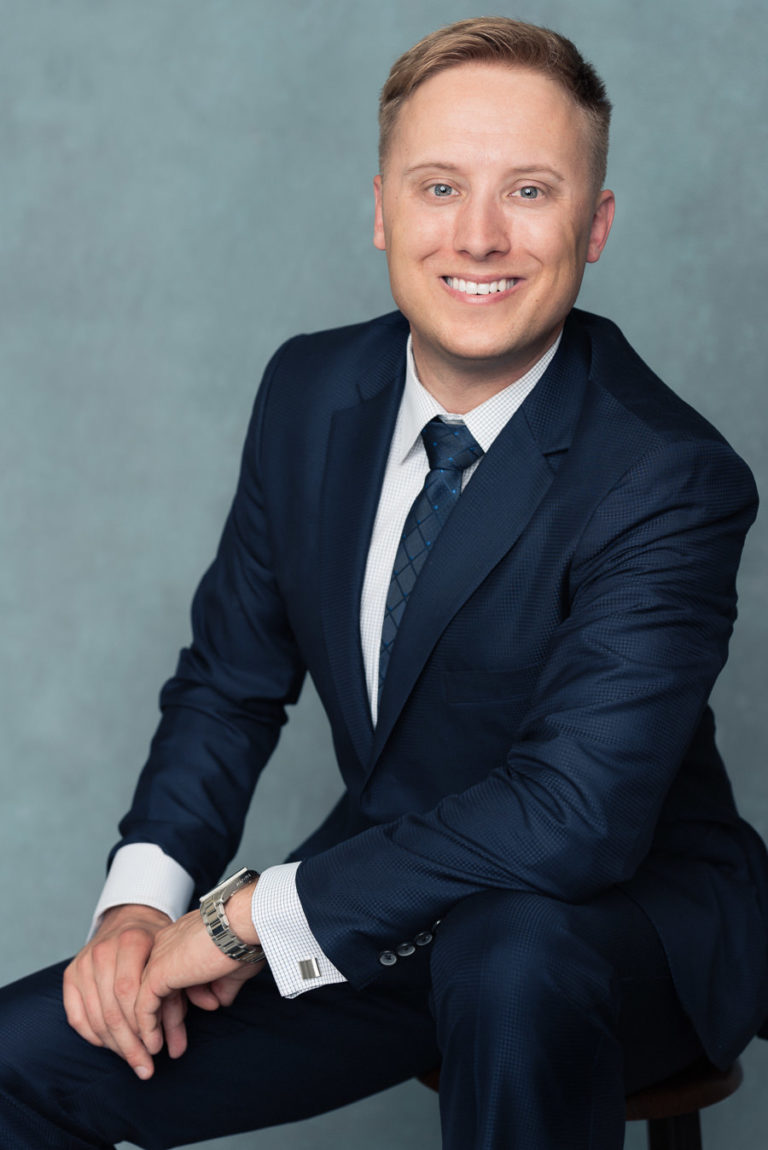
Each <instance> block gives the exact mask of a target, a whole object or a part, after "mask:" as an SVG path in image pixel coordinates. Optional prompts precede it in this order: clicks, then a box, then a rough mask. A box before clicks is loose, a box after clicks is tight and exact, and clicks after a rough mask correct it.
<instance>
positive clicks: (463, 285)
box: [443, 276, 519, 295]
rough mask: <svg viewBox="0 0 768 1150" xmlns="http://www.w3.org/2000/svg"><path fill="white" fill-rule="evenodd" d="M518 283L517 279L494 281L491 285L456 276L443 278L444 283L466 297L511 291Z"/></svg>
mask: <svg viewBox="0 0 768 1150" xmlns="http://www.w3.org/2000/svg"><path fill="white" fill-rule="evenodd" d="M518 282H519V281H518V280H516V279H502V280H492V281H491V282H490V283H478V282H477V281H476V280H462V279H458V278H457V277H456V276H443V283H446V284H447V285H448V287H449V288H453V290H454V291H459V292H462V293H463V294H464V295H496V294H498V293H499V292H503V291H509V289H510V288H513V287H514V286H515V284H516V283H518Z"/></svg>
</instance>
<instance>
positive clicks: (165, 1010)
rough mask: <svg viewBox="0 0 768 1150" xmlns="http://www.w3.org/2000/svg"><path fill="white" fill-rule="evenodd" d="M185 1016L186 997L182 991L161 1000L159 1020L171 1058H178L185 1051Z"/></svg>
mask: <svg viewBox="0 0 768 1150" xmlns="http://www.w3.org/2000/svg"><path fill="white" fill-rule="evenodd" d="M186 1014H187V996H186V995H185V994H184V993H183V991H180V990H177V991H175V992H174V993H173V994H169V995H168V997H167V998H164V999H163V1005H162V1007H161V1009H160V1019H161V1023H162V1027H163V1033H164V1034H165V1044H166V1047H167V1048H168V1054H169V1055H170V1057H171V1058H180V1057H181V1055H182V1054H183V1053H184V1051H185V1050H186V1049H187V1028H186V1026H185V1025H184V1019H185V1017H186Z"/></svg>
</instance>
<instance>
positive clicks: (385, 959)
mask: <svg viewBox="0 0 768 1150" xmlns="http://www.w3.org/2000/svg"><path fill="white" fill-rule="evenodd" d="M379 962H380V963H381V965H382V966H394V965H395V963H396V962H397V955H396V954H395V952H394V951H393V950H382V952H381V954H380V955H379Z"/></svg>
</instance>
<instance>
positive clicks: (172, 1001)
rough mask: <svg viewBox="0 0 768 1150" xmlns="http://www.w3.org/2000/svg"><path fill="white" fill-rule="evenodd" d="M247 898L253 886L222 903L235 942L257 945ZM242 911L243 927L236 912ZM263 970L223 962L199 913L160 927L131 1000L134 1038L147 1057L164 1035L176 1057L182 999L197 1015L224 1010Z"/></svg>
mask: <svg viewBox="0 0 768 1150" xmlns="http://www.w3.org/2000/svg"><path fill="white" fill-rule="evenodd" d="M252 894H253V886H250V887H246V888H243V890H241V891H238V892H237V893H236V894H235V895H233V896H232V898H231V899H230V900H229V902H228V903H227V914H228V917H229V918H230V921H231V923H232V927H233V929H234V930H235V933H236V934H237V935H238V937H239V938H242V940H243V942H253V943H254V944H255V945H258V938H257V937H256V932H255V930H254V928H253V926H252V924H251V922H250V913H249V910H250V896H251V895H252ZM246 900H247V901H246ZM246 908H247V911H248V917H247V922H246V919H245V917H244V914H243V913H241V912H243V911H245V910H246ZM265 965H266V964H265V963H264V962H260V963H243V962H238V961H237V960H236V959H232V958H228V957H227V956H226V955H225V954H224V953H223V951H221V950H219V948H218V947H217V946H216V944H215V943H214V942H213V940H212V939H211V937H210V935H209V934H208V931H207V930H206V929H205V924H204V922H203V920H202V917H201V915H200V912H199V911H196V910H193V911H190V912H189V914H185V915H184V917H183V918H180V919H179V920H178V921H177V922H174V923H171V924H170V925H169V926H167V927H164V928H163V929H162V930H161V931H160V932H159V933H158V934H157V935H156V937H155V941H154V945H153V947H152V952H151V954H150V956H149V961H148V962H147V965H146V967H145V968H144V975H143V977H142V980H141V987H140V989H139V993H138V997H137V999H136V1020H137V1022H138V1026H139V1035H140V1037H141V1040H142V1042H143V1043H144V1045H145V1046H146V1048H147V1050H148V1051H149V1053H150V1054H158V1053H159V1051H160V1050H161V1049H162V1046H163V1036H165V1042H166V1045H167V1047H168V1053H169V1055H170V1056H171V1058H179V1057H180V1056H181V1055H182V1054H183V1053H184V1051H185V1050H186V1048H187V1032H186V1026H185V1024H184V1019H185V1016H186V1013H187V999H189V1001H190V1002H192V1003H193V1004H194V1005H195V1006H198V1007H200V1008H201V1009H202V1010H217V1009H218V1008H219V1007H220V1006H229V1005H231V1003H233V1002H234V1000H235V998H236V997H237V994H238V992H239V990H240V988H241V986H242V985H243V983H244V982H247V981H248V979H249V978H253V976H254V975H256V974H258V973H259V971H261V970H262V969H263V967H264V966H265Z"/></svg>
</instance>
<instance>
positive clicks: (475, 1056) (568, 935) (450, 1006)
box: [0, 891, 701, 1150]
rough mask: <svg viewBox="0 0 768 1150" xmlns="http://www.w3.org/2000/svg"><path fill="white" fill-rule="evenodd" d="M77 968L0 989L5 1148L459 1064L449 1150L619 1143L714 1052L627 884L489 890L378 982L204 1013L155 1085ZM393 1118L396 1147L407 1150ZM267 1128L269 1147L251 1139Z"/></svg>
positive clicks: (323, 1100) (285, 1103)
mask: <svg viewBox="0 0 768 1150" xmlns="http://www.w3.org/2000/svg"><path fill="white" fill-rule="evenodd" d="M62 970H63V964H62V965H59V966H54V967H50V968H49V969H47V970H44V971H41V972H39V973H37V974H34V975H31V976H30V977H28V978H26V979H22V980H21V981H20V982H17V983H14V984H13V985H11V986H9V987H6V988H5V989H4V990H3V991H0V1146H2V1148H3V1150H65V1148H66V1150H96V1148H98V1150H106V1148H107V1147H111V1146H113V1145H114V1143H115V1142H118V1141H121V1140H128V1141H131V1142H134V1143H135V1144H136V1145H138V1146H141V1147H145V1148H146V1150H159V1148H161V1147H171V1146H178V1145H183V1144H186V1143H188V1142H194V1141H205V1140H206V1139H209V1138H213V1137H217V1136H221V1135H225V1134H231V1133H235V1132H238V1131H244V1130H256V1129H259V1128H263V1127H265V1126H270V1125H275V1124H278V1123H283V1122H290V1121H295V1120H298V1119H302V1118H307V1117H309V1116H311V1115H314V1114H318V1113H321V1112H323V1111H326V1110H330V1109H333V1108H335V1107H337V1106H341V1105H344V1104H345V1103H348V1102H352V1101H354V1100H355V1099H358V1098H362V1097H364V1096H366V1095H368V1094H371V1093H374V1092H376V1091H378V1090H382V1089H385V1088H387V1087H389V1086H392V1085H394V1084H395V1083H397V1082H401V1081H404V1080H406V1079H408V1078H410V1077H412V1076H414V1075H418V1074H420V1073H423V1072H425V1071H427V1070H430V1069H432V1068H433V1067H434V1066H436V1065H437V1064H438V1063H440V1062H441V1063H442V1072H441V1089H440V1108H441V1118H442V1129H443V1145H444V1147H445V1148H446V1150H502V1148H505V1150H564V1148H567V1150H587V1148H589V1150H619V1148H620V1147H621V1146H622V1145H623V1139H624V1096H625V1092H627V1091H630V1090H633V1089H638V1088H640V1087H641V1086H645V1085H648V1084H649V1083H651V1082H653V1081H656V1080H657V1079H659V1078H663V1077H665V1076H666V1075H668V1074H670V1073H672V1072H674V1071H676V1070H678V1069H681V1068H682V1067H683V1066H685V1065H687V1064H688V1063H689V1062H692V1061H693V1060H694V1059H696V1058H697V1057H699V1056H700V1054H701V1048H700V1046H699V1043H698V1040H697V1038H696V1035H695V1033H694V1031H693V1029H692V1027H691V1025H690V1023H689V1022H688V1020H687V1018H686V1017H685V1015H684V1014H683V1011H682V1009H681V1007H680V1005H679V1003H678V1001H677V997H676V995H675V991H674V988H673V985H672V980H671V977H670V974H669V970H668V967H667V964H666V960H665V957H664V952H663V950H662V947H661V944H660V943H659V940H658V938H657V936H656V933H655V931H654V929H653V927H652V926H651V924H650V923H649V921H648V920H647V918H646V917H645V915H644V913H643V912H642V911H641V910H640V909H639V908H638V907H637V906H636V905H635V904H634V903H633V902H632V901H631V900H630V899H629V898H627V897H626V896H625V895H623V894H622V893H621V892H619V891H612V892H609V893H608V894H606V895H604V896H602V897H601V898H599V899H597V900H596V901H595V902H593V903H590V904H587V905H581V906H572V905H569V904H566V903H561V902H557V901H555V900H552V899H549V898H546V897H543V896H540V895H534V894H527V893H519V892H510V891H487V892H485V893H483V894H480V895H473V896H471V897H469V898H467V899H464V900H463V901H462V902H460V903H458V904H457V905H456V906H455V907H454V908H453V909H452V910H451V911H450V913H448V914H447V915H446V916H445V918H444V919H443V922H442V923H441V924H440V926H439V928H438V930H437V932H436V935H435V940H434V942H433V943H432V944H431V946H429V947H424V948H420V949H418V950H417V951H416V953H415V954H414V955H413V956H412V957H407V958H403V959H401V960H400V962H399V963H398V965H397V966H396V967H391V968H387V969H384V968H382V972H381V976H380V977H379V978H378V979H377V980H376V981H375V983H372V984H370V985H369V986H368V987H366V988H365V989H363V990H359V991H358V990H354V989H353V988H351V987H350V986H348V985H346V984H345V985H340V986H331V987H327V988H321V989H318V990H315V991H310V992H308V993H307V994H305V995H303V996H301V997H300V998H298V999H294V1000H284V999H281V998H280V997H279V995H278V993H277V990H276V988H275V986H274V983H273V982H272V979H271V977H270V975H269V973H268V972H264V973H262V974H260V975H258V976H257V977H256V978H254V979H252V980H251V981H250V982H248V983H246V984H245V985H244V987H243V989H242V990H241V992H240V995H239V997H238V998H237V1000H236V1001H235V1003H234V1004H233V1006H232V1007H230V1008H228V1009H226V1010H220V1011H217V1012H215V1013H207V1012H204V1011H200V1010H196V1009H194V1008H192V1009H191V1010H190V1012H189V1015H188V1032H189V1049H188V1050H187V1052H186V1053H185V1054H184V1055H183V1057H182V1058H180V1059H179V1060H177V1061H175V1062H174V1061H171V1060H170V1059H168V1058H166V1057H164V1056H162V1055H161V1056H160V1057H159V1058H158V1060H157V1064H156V1072H155V1076H154V1077H153V1078H152V1079H151V1080H150V1081H148V1082H141V1081H140V1080H139V1079H138V1078H136V1077H135V1075H134V1074H133V1072H132V1071H131V1070H130V1069H129V1068H128V1067H127V1066H126V1065H125V1064H124V1063H123V1062H122V1061H121V1059H120V1058H118V1057H117V1056H116V1055H114V1054H112V1053H111V1052H109V1051H105V1050H103V1049H99V1048H95V1047H92V1046H90V1045H89V1044H88V1043H87V1042H85V1041H84V1040H83V1039H81V1038H80V1037H79V1036H78V1035H77V1034H75V1033H74V1031H72V1030H71V1029H70V1028H69V1026H68V1025H67V1022H66V1019H65V1017H64V1012H63V1008H62V1005H61V975H62ZM396 1130H397V1125H396V1122H394V1123H393V1135H392V1145H393V1147H394V1146H396V1145H397V1133H396ZM257 1146H258V1137H256V1138H255V1139H254V1148H256V1147H257Z"/></svg>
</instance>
